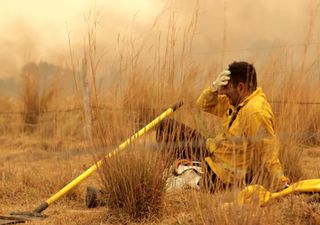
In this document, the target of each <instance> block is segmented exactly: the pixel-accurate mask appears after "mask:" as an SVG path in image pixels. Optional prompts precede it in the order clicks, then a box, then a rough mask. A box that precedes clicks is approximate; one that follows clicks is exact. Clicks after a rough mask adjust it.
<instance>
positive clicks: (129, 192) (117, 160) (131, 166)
mask: <svg viewBox="0 0 320 225" xmlns="http://www.w3.org/2000/svg"><path fill="white" fill-rule="evenodd" d="M164 168H165V166H164V161H163V159H162V158H161V156H160V154H158V153H156V152H154V151H148V150H147V149H142V150H134V149H127V150H126V152H125V153H121V154H119V155H117V156H115V157H112V158H110V159H107V160H105V164H104V166H103V168H102V169H101V171H100V175H101V178H102V185H103V192H104V193H106V194H105V197H106V202H107V205H108V206H109V207H110V209H112V210H114V211H115V212H116V214H117V215H119V216H129V217H130V218H131V219H132V220H134V221H140V220H144V219H147V220H148V219H152V218H155V217H157V216H159V215H160V213H161V209H162V206H163V197H164V192H165V181H166V179H165V176H164V175H163V172H164Z"/></svg>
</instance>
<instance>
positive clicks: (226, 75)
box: [212, 70, 231, 92]
mask: <svg viewBox="0 0 320 225" xmlns="http://www.w3.org/2000/svg"><path fill="white" fill-rule="evenodd" d="M230 74H231V72H230V71H229V70H224V71H222V72H221V73H220V74H219V75H218V77H217V79H216V80H215V81H213V82H212V91H213V92H216V91H218V90H219V89H220V88H221V87H222V86H225V85H227V84H228V81H229V80H230Z"/></svg>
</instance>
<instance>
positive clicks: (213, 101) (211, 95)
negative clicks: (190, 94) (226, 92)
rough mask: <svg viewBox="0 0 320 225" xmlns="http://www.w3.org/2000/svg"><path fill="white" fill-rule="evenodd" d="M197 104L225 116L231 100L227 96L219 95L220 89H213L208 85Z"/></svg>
mask: <svg viewBox="0 0 320 225" xmlns="http://www.w3.org/2000/svg"><path fill="white" fill-rule="evenodd" d="M197 105H198V106H199V107H200V109H201V110H203V111H205V112H208V113H212V114H214V115H216V116H219V117H223V116H224V115H225V113H226V111H227V109H228V108H229V100H228V98H227V97H226V96H223V95H218V91H212V87H208V88H206V89H204V90H203V92H202V93H201V94H200V96H199V97H198V99H197Z"/></svg>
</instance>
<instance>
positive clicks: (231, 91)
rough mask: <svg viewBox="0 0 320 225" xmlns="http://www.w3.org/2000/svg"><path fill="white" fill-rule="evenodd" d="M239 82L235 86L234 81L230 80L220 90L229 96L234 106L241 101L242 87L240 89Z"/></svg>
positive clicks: (220, 92) (222, 93)
mask: <svg viewBox="0 0 320 225" xmlns="http://www.w3.org/2000/svg"><path fill="white" fill-rule="evenodd" d="M238 86H239V84H238V85H237V87H234V85H233V83H232V82H230V81H229V82H228V84H227V85H225V86H223V87H221V88H220V90H219V94H221V95H226V96H227V97H228V98H229V102H230V104H231V105H233V106H237V105H238V104H239V103H240V101H241V99H242V98H241V93H240V91H241V89H240V90H239V87H238Z"/></svg>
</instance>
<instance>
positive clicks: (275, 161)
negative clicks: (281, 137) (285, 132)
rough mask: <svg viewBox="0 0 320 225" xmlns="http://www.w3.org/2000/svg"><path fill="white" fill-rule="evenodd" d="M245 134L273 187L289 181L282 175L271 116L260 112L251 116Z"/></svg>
mask: <svg viewBox="0 0 320 225" xmlns="http://www.w3.org/2000/svg"><path fill="white" fill-rule="evenodd" d="M247 124H248V127H247V129H244V130H245V131H246V133H247V137H248V140H249V143H250V144H252V145H254V149H255V151H258V152H255V154H258V155H259V156H260V157H258V158H260V160H259V161H260V162H259V163H261V166H263V167H264V168H265V169H266V170H267V171H268V173H269V174H270V175H271V177H272V183H273V186H274V187H282V186H283V185H284V184H285V183H286V182H288V181H289V179H288V178H287V177H285V176H284V174H283V168H282V165H281V163H280V161H279V157H278V155H279V148H278V145H277V143H276V137H275V133H274V123H273V116H272V114H270V113H268V112H265V111H261V112H255V113H253V114H251V116H249V117H248V118H247Z"/></svg>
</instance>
